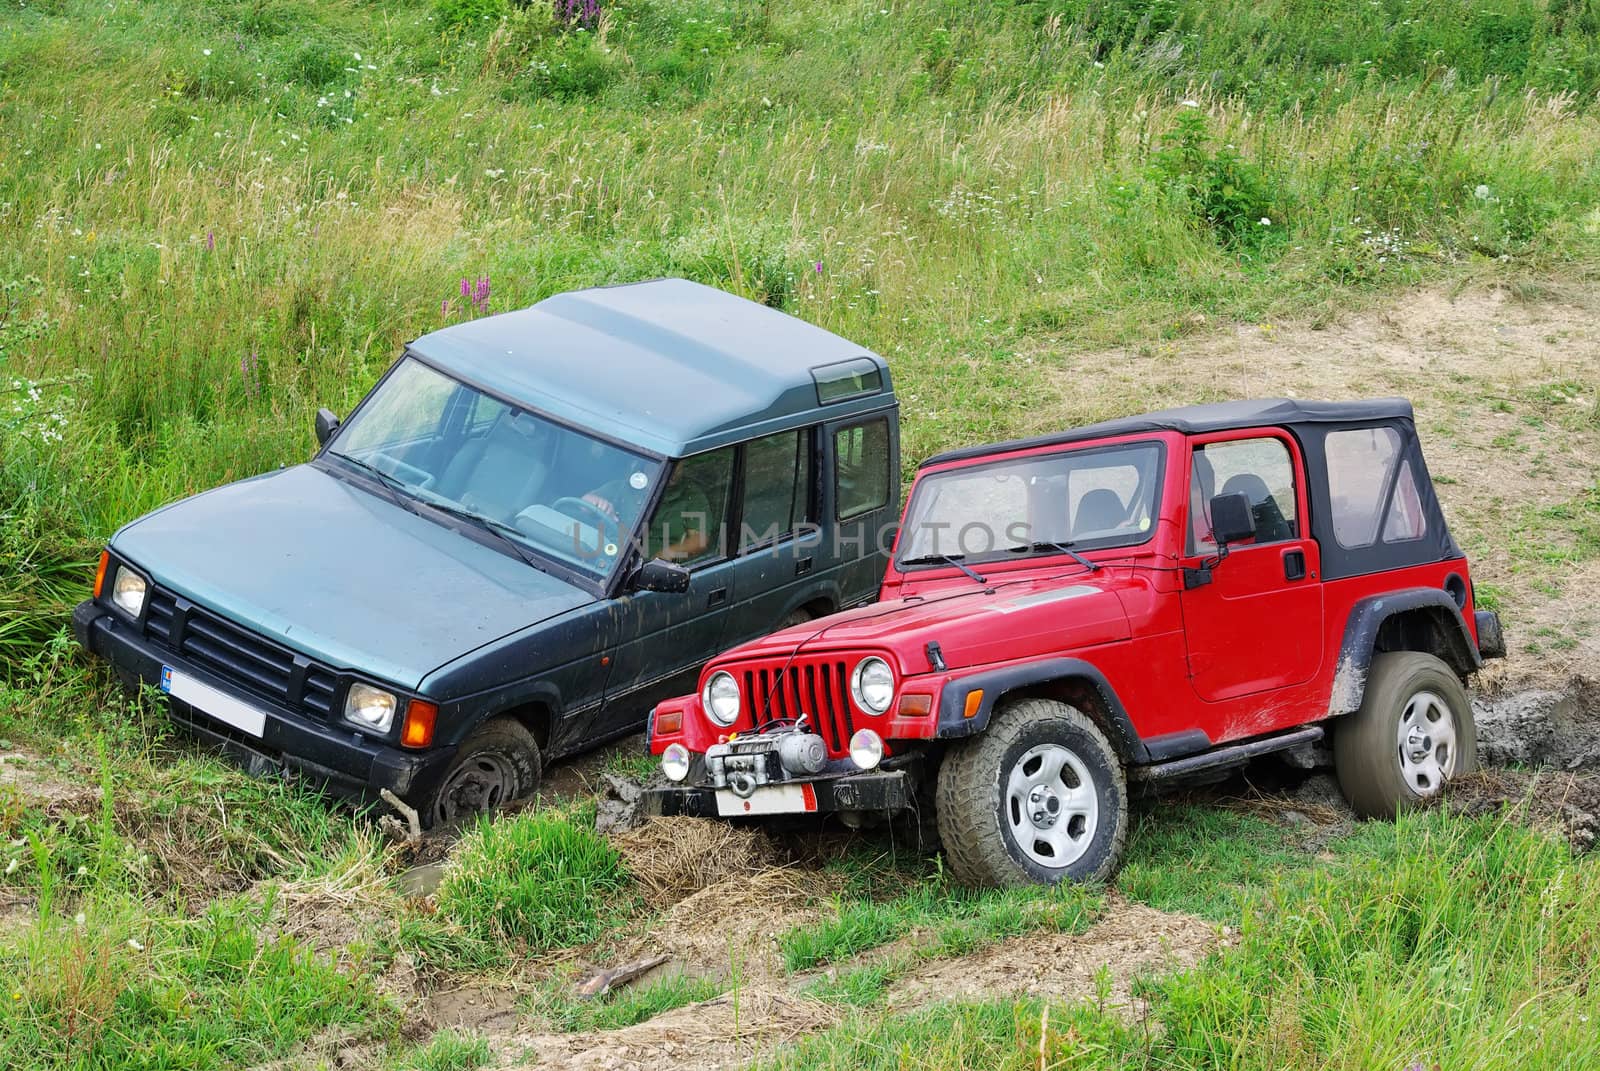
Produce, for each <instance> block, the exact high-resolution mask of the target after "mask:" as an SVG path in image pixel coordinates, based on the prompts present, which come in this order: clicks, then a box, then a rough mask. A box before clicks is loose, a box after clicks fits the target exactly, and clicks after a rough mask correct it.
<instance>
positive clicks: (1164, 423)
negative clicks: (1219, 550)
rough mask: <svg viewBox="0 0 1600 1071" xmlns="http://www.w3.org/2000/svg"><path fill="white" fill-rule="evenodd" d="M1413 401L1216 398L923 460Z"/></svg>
mask: <svg viewBox="0 0 1600 1071" xmlns="http://www.w3.org/2000/svg"><path fill="white" fill-rule="evenodd" d="M1411 419H1412V412H1411V403H1410V402H1408V401H1406V400H1405V399H1404V398H1369V399H1366V400H1363V401H1357V402H1302V401H1296V400H1295V399H1293V398H1264V399H1256V400H1250V401H1237V402H1212V403H1211V404H1209V405H1186V406H1184V407H1183V408H1181V409H1162V410H1159V411H1158V412H1154V413H1143V414H1140V415H1139V416H1130V417H1120V418H1118V419H1116V420H1104V421H1101V422H1100V423H1098V424H1088V425H1085V426H1084V427H1081V428H1072V429H1071V430H1069V431H1062V432H1054V433H1052V434H1050V435H1040V436H1037V437H1035V438H1032V439H1013V440H1011V441H1010V442H1003V443H994V444H991V445H989V446H966V447H962V448H960V449H957V450H946V451H945V452H944V453H942V454H935V455H934V456H933V457H930V458H929V459H928V460H926V461H924V462H923V463H922V464H923V465H924V466H927V465H937V464H939V463H941V462H945V461H965V460H967V459H969V458H974V457H989V456H991V455H993V454H1003V453H1007V452H1009V451H1011V450H1026V449H1028V448H1029V447H1034V446H1058V445H1065V444H1068V443H1079V442H1087V441H1088V440H1090V439H1110V438H1114V437H1116V436H1118V435H1140V434H1144V433H1147V432H1154V431H1176V432H1181V433H1182V434H1184V435H1202V434H1205V433H1206V432H1212V431H1229V430H1232V429H1233V428H1265V427H1289V426H1293V425H1296V424H1359V423H1365V422H1382V421H1390V420H1404V421H1410V420H1411Z"/></svg>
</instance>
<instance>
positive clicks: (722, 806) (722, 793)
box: [717, 782, 817, 818]
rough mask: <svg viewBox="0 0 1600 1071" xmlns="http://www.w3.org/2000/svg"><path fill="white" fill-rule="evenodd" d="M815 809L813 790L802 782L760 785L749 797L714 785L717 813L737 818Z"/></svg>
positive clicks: (815, 796) (800, 812) (814, 793)
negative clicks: (716, 787) (715, 788)
mask: <svg viewBox="0 0 1600 1071" xmlns="http://www.w3.org/2000/svg"><path fill="white" fill-rule="evenodd" d="M816 809H817V790H816V789H814V788H812V787H811V786H810V785H809V784H807V783H805V782H802V783H800V784H798V785H763V786H761V787H760V788H758V789H756V790H755V791H754V792H752V793H750V796H749V798H745V797H742V796H736V795H734V794H733V793H732V792H730V791H729V790H728V789H725V788H719V789H717V814H718V815H720V816H721V817H723V818H738V817H741V816H743V815H752V814H810V813H811V812H812V811H815V810H816Z"/></svg>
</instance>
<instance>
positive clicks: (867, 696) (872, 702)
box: [850, 657, 894, 714]
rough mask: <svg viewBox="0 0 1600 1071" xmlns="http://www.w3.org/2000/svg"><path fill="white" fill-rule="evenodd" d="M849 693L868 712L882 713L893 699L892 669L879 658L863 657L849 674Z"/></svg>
mask: <svg viewBox="0 0 1600 1071" xmlns="http://www.w3.org/2000/svg"><path fill="white" fill-rule="evenodd" d="M850 694H851V695H853V696H855V700H856V705H857V706H859V707H860V708H861V709H862V710H864V711H866V712H867V713H868V714H882V713H883V712H884V711H886V710H888V709H889V704H890V703H892V702H893V701H894V670H892V669H890V668H889V663H887V662H885V661H884V660H883V659H881V658H877V657H872V658H863V659H862V660H861V661H860V662H859V663H858V664H857V665H856V671H855V672H854V673H852V674H851V675H850Z"/></svg>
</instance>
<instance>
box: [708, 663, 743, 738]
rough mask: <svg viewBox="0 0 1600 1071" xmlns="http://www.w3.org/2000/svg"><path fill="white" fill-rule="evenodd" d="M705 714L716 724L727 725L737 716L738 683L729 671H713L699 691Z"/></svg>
mask: <svg viewBox="0 0 1600 1071" xmlns="http://www.w3.org/2000/svg"><path fill="white" fill-rule="evenodd" d="M700 701H701V704H702V705H703V706H704V707H705V708H706V714H707V715H709V716H710V718H711V720H712V721H714V722H716V723H717V724H718V725H722V726H728V725H732V724H733V723H734V720H735V719H737V718H738V717H739V683H738V682H737V681H735V680H734V679H733V674H731V673H713V674H712V675H711V679H710V680H708V681H706V690H705V691H704V692H701V693H700Z"/></svg>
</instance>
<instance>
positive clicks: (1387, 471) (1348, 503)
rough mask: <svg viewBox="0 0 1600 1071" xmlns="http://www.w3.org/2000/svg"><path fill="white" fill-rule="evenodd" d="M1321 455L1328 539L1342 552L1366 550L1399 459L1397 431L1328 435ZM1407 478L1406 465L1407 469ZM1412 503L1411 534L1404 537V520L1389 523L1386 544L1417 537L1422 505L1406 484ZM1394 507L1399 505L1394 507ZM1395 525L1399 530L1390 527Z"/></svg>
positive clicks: (1413, 486) (1360, 430)
mask: <svg viewBox="0 0 1600 1071" xmlns="http://www.w3.org/2000/svg"><path fill="white" fill-rule="evenodd" d="M1323 451H1324V453H1325V454H1326V456H1327V459H1328V501H1329V504H1330V506H1331V510H1332V514H1333V537H1334V538H1335V539H1337V540H1338V541H1339V545H1340V546H1341V547H1344V548H1345V549H1347V550H1355V549H1357V548H1359V547H1370V546H1372V544H1373V543H1375V542H1377V540H1378V524H1379V522H1380V521H1382V519H1383V505H1384V492H1385V491H1387V490H1388V489H1389V486H1390V482H1391V478H1392V476H1393V474H1394V469H1395V465H1396V463H1397V462H1398V461H1399V458H1400V433H1399V432H1397V431H1395V430H1394V429H1393V428H1352V429H1349V430H1345V431H1334V432H1329V433H1328V436H1327V438H1326V439H1325V440H1324V446H1323ZM1405 471H1406V474H1407V476H1408V477H1409V474H1410V466H1409V465H1408V466H1407V467H1406V470H1405ZM1409 488H1410V492H1409V493H1410V499H1411V502H1412V503H1414V505H1415V509H1414V512H1413V517H1414V523H1415V524H1416V525H1418V526H1419V527H1418V529H1417V531H1416V532H1415V534H1414V535H1411V536H1405V535H1403V534H1402V533H1403V532H1404V531H1405V530H1406V529H1405V527H1404V526H1405V525H1406V523H1407V522H1406V521H1404V520H1401V521H1394V520H1391V521H1390V522H1389V524H1390V530H1386V531H1385V532H1384V539H1385V540H1386V541H1396V542H1398V541H1399V540H1401V539H1404V538H1416V536H1420V535H1421V534H1422V532H1421V529H1420V525H1421V523H1422V507H1421V502H1420V500H1418V497H1417V485H1416V483H1415V482H1414V481H1413V482H1411V483H1410V484H1409ZM1397 505H1398V503H1397ZM1396 525H1399V526H1400V527H1395V526H1396Z"/></svg>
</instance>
